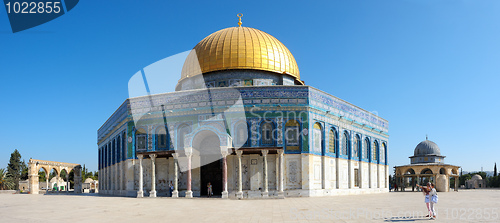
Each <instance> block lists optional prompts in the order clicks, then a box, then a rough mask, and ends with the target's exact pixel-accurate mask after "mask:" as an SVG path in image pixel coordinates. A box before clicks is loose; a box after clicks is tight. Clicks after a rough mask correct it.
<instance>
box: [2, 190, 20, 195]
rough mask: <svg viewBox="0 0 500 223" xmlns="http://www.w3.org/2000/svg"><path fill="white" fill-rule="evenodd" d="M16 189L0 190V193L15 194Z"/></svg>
mask: <svg viewBox="0 0 500 223" xmlns="http://www.w3.org/2000/svg"><path fill="white" fill-rule="evenodd" d="M16 192H17V191H16V190H0V194H15V193H16Z"/></svg>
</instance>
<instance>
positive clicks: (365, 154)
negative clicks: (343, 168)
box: [363, 138, 370, 159]
mask: <svg viewBox="0 0 500 223" xmlns="http://www.w3.org/2000/svg"><path fill="white" fill-rule="evenodd" d="M369 155H370V140H369V139H368V138H365V144H364V145H363V159H369V158H370V157H369Z"/></svg>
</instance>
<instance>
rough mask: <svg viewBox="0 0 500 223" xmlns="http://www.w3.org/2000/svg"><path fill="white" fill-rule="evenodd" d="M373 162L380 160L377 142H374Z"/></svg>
mask: <svg viewBox="0 0 500 223" xmlns="http://www.w3.org/2000/svg"><path fill="white" fill-rule="evenodd" d="M372 160H373V161H377V160H378V142H377V141H376V140H374V141H373V150H372Z"/></svg>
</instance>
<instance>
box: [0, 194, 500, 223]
mask: <svg viewBox="0 0 500 223" xmlns="http://www.w3.org/2000/svg"><path fill="white" fill-rule="evenodd" d="M436 207H437V211H438V219H436V220H428V218H425V217H423V216H425V215H426V214H427V213H426V207H425V204H424V197H423V195H422V193H419V192H390V193H385V194H372V195H350V196H335V197H317V198H286V199H266V200H263V199H262V200H231V199H230V200H223V199H220V198H194V199H186V198H177V199H173V198H142V199H137V198H124V197H105V196H96V195H71V194H70V195H65V194H60V195H57V194H51V195H28V194H0V222H217V223H219V222H252V223H253V222H426V221H432V222H500V190H486V189H485V190H461V191H459V192H449V193H439V203H438V204H437V206H436Z"/></svg>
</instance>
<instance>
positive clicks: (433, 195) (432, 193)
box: [429, 183, 438, 219]
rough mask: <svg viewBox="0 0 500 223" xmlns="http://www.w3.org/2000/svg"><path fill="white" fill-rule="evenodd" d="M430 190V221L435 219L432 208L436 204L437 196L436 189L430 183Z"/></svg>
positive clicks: (434, 211) (434, 212)
mask: <svg viewBox="0 0 500 223" xmlns="http://www.w3.org/2000/svg"><path fill="white" fill-rule="evenodd" d="M430 186H431V190H430V191H429V200H430V202H429V206H430V207H429V209H430V213H431V214H430V215H431V216H432V217H431V219H435V218H436V210H435V209H434V206H435V205H436V203H437V202H438V196H437V191H436V188H434V184H433V183H431V185H430Z"/></svg>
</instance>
